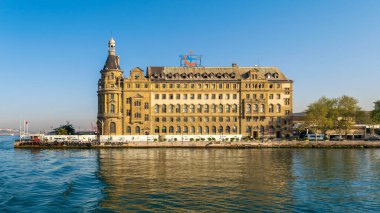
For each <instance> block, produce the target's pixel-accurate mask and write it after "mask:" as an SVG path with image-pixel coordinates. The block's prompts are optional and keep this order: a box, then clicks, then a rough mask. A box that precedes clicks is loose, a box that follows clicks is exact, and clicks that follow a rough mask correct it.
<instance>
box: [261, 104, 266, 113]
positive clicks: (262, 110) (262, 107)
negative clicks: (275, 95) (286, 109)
mask: <svg viewBox="0 0 380 213" xmlns="http://www.w3.org/2000/svg"><path fill="white" fill-rule="evenodd" d="M264 111H265V106H264V104H261V105H260V112H264Z"/></svg>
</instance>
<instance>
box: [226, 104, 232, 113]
mask: <svg viewBox="0 0 380 213" xmlns="http://www.w3.org/2000/svg"><path fill="white" fill-rule="evenodd" d="M226 112H227V113H229V112H231V109H230V105H229V104H227V105H226Z"/></svg>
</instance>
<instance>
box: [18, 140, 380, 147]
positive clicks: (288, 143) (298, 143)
mask: <svg viewBox="0 0 380 213" xmlns="http://www.w3.org/2000/svg"><path fill="white" fill-rule="evenodd" d="M14 147H15V148H63V149H68V148H76V149H78V148H231V149H234V148H236V149H241V148H380V141H318V142H315V141H267V142H178V141H177V142H146V141H141V142H123V143H119V142H113V143H107V142H105V143H75V144H67V143H35V142H34V143H30V142H26V143H25V142H24V143H20V142H16V143H15V144H14Z"/></svg>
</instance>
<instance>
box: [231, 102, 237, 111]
mask: <svg viewBox="0 0 380 213" xmlns="http://www.w3.org/2000/svg"><path fill="white" fill-rule="evenodd" d="M232 112H233V113H237V105H236V104H234V105H232Z"/></svg>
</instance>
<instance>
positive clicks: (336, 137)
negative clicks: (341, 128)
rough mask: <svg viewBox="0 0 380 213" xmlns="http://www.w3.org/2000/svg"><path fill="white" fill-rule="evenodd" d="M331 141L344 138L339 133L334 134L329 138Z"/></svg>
mask: <svg viewBox="0 0 380 213" xmlns="http://www.w3.org/2000/svg"><path fill="white" fill-rule="evenodd" d="M331 140H332V141H342V140H344V138H343V137H342V136H341V135H336V136H334V137H332V138H331Z"/></svg>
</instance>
